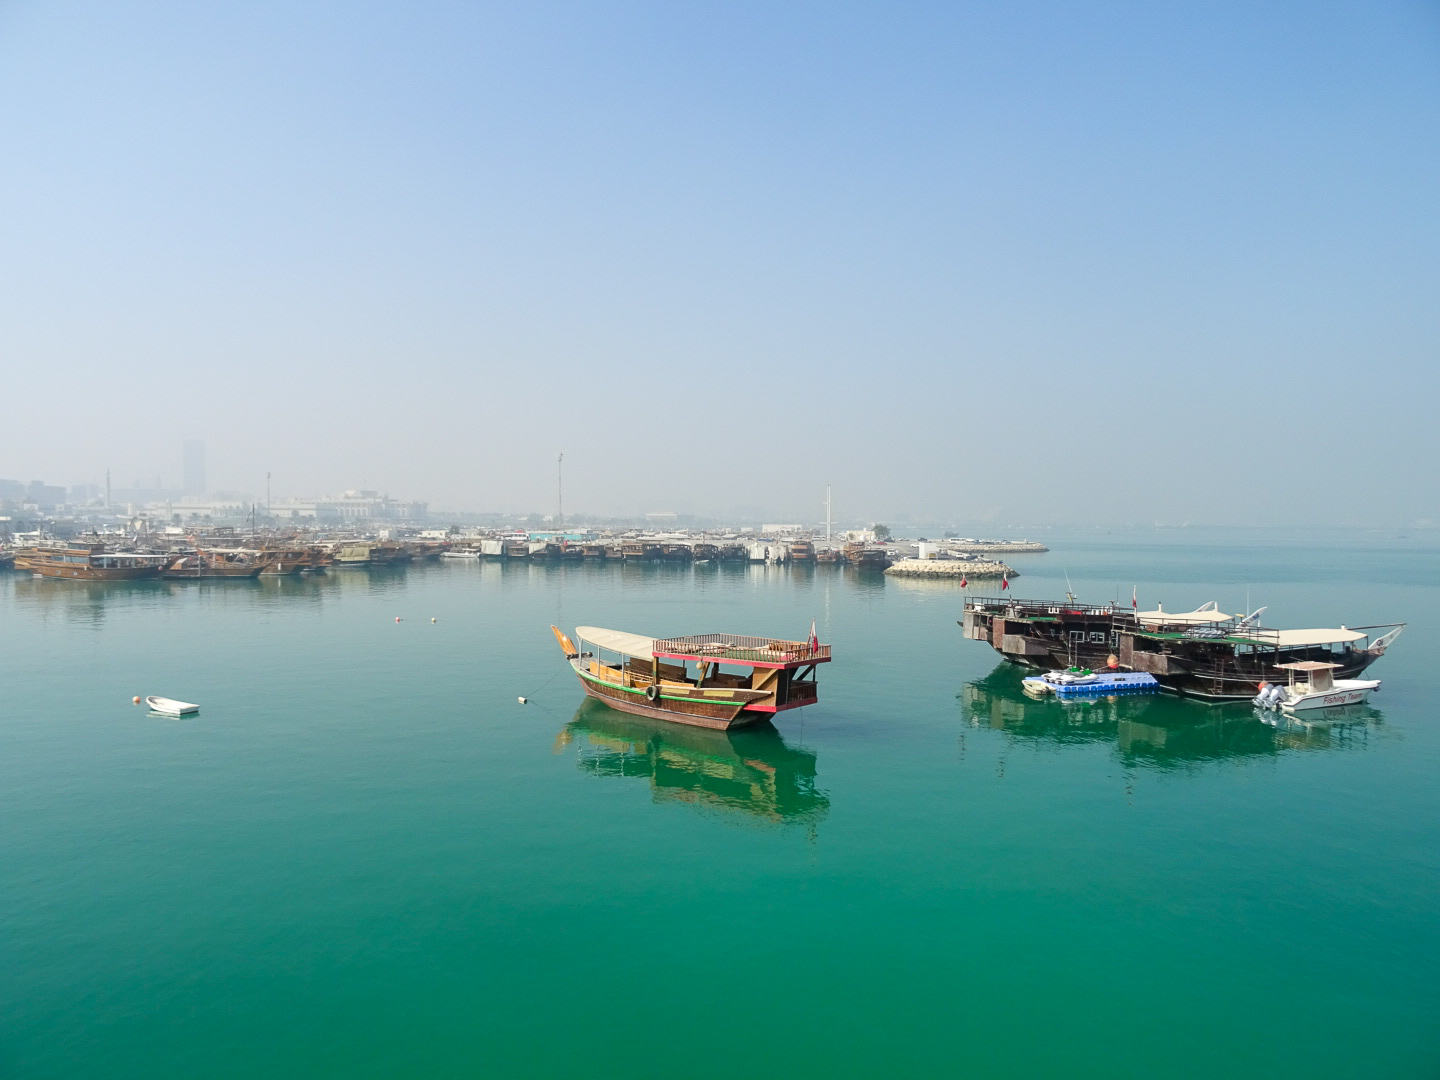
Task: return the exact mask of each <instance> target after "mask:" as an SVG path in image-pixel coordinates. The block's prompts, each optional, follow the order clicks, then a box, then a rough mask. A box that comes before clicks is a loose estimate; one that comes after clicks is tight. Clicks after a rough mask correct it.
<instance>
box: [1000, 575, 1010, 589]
mask: <svg viewBox="0 0 1440 1080" xmlns="http://www.w3.org/2000/svg"><path fill="white" fill-rule="evenodd" d="M1009 587H1010V575H1009V574H1001V575H1000V588H1002V589H1008V588H1009Z"/></svg>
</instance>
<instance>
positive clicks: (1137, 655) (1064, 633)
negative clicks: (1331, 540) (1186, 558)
mask: <svg viewBox="0 0 1440 1080" xmlns="http://www.w3.org/2000/svg"><path fill="white" fill-rule="evenodd" d="M1263 611H1264V609H1263V608H1261V609H1260V611H1256V612H1254V613H1252V614H1250V615H1247V616H1243V617H1242V616H1239V615H1227V614H1225V613H1224V612H1222V611H1219V610H1217V608H1216V605H1215V604H1214V603H1213V602H1212V603H1208V604H1205V605H1204V606H1202V607H1199V608H1196V609H1195V610H1194V611H1182V612H1170V611H1165V610H1164V609H1163V605H1162V606H1160V607H1157V608H1156V610H1154V611H1137V610H1134V608H1133V606H1125V605H1121V604H1105V605H1103V606H1098V605H1094V604H1081V603H1077V602H1076V601H1075V599H1074V598H1073V597H1067V598H1066V599H1064V600H1061V601H1055V600H1020V599H1012V598H1011V597H1008V596H977V597H972V598H970V599H968V600H966V601H965V616H964V619H963V621H962V622H961V624H960V625H961V626H962V627H963V628H964V636H965V637H967V638H969V639H971V640H973V641H984V642H987V643H988V644H989V645H990V646H991V647H992V648H993V649H994V650H995V651H996V652H998V653H999V654H1000V655H1001V656H1003V657H1004V658H1005V659H1006V660H1009V661H1012V662H1013V663H1016V664H1022V665H1024V666H1026V667H1032V668H1038V669H1041V670H1056V669H1066V668H1076V667H1078V668H1092V669H1102V668H1110V669H1111V670H1120V671H1141V672H1148V673H1149V674H1151V675H1154V676H1155V678H1156V679H1157V680H1158V681H1159V683H1160V686H1161V688H1162V689H1164V690H1168V691H1170V692H1172V693H1177V694H1186V695H1189V696H1192V697H1199V698H1209V699H1212V700H1217V701H1228V700H1240V699H1245V700H1249V699H1251V698H1253V697H1254V696H1255V692H1256V691H1257V690H1258V689H1259V688H1260V686H1261V684H1263V683H1275V682H1283V681H1284V680H1285V678H1286V676H1287V675H1288V669H1287V668H1286V665H1289V664H1294V663H1299V662H1303V661H1314V662H1319V663H1325V664H1333V665H1334V668H1333V670H1334V674H1335V677H1336V678H1337V679H1341V678H1343V679H1353V678H1355V677H1356V676H1358V675H1359V674H1360V673H1361V672H1363V671H1364V670H1365V669H1366V668H1368V667H1369V666H1370V665H1371V664H1373V663H1374V662H1375V661H1376V660H1378V659H1380V657H1381V656H1383V655H1385V650H1386V649H1387V648H1388V647H1389V646H1390V644H1391V643H1392V642H1394V640H1395V639H1396V638H1397V637H1399V636H1400V632H1401V630H1403V629H1404V628H1405V624H1404V623H1387V624H1384V625H1381V626H1360V627H1354V628H1351V627H1345V626H1340V627H1336V628H1314V629H1303V630H1273V629H1270V628H1268V627H1264V626H1261V625H1260V623H1259V616H1260V614H1261V612H1263ZM1377 632H1379V633H1377ZM1372 635H1373V640H1372Z"/></svg>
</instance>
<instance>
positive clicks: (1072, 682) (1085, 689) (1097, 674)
mask: <svg viewBox="0 0 1440 1080" xmlns="http://www.w3.org/2000/svg"><path fill="white" fill-rule="evenodd" d="M1024 687H1025V689H1026V690H1027V691H1029V692H1030V693H1032V694H1034V693H1040V694H1052V693H1053V694H1055V695H1056V696H1058V697H1064V698H1069V697H1096V696H1100V697H1110V696H1112V695H1114V694H1153V693H1155V692H1157V691H1158V690H1159V689H1160V683H1159V681H1158V680H1157V679H1156V678H1155V676H1154V675H1148V674H1146V673H1145V672H1139V671H1135V672H1132V671H1080V672H1075V671H1051V672H1047V673H1046V674H1044V675H1032V676H1030V677H1029V678H1027V679H1025V680H1024Z"/></svg>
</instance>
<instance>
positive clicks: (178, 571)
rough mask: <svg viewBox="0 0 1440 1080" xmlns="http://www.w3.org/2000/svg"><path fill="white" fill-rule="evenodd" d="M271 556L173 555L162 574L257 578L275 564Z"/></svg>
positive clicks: (212, 552)
mask: <svg viewBox="0 0 1440 1080" xmlns="http://www.w3.org/2000/svg"><path fill="white" fill-rule="evenodd" d="M273 562H274V559H273V558H272V555H271V553H267V552H263V551H246V550H242V549H229V550H223V551H221V550H214V549H206V548H200V549H199V550H197V551H191V552H188V553H182V554H180V555H175V556H173V557H172V558H171V559H170V561H169V562H167V563H166V564H165V567H164V569H163V570H161V571H160V575H161V577H167V578H196V579H200V578H205V579H214V578H255V577H259V576H260V574H261V572H262V571H263V570H265V569H266V567H268V566H270V565H272V563H273Z"/></svg>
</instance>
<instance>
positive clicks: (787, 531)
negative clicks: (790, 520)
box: [760, 525, 810, 536]
mask: <svg viewBox="0 0 1440 1080" xmlns="http://www.w3.org/2000/svg"><path fill="white" fill-rule="evenodd" d="M760 531H761V532H762V533H764V534H765V535H766V536H797V535H799V534H800V533H802V532H804V533H808V532H809V531H810V530H809V529H807V528H806V527H805V526H804V525H762V526H760Z"/></svg>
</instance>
